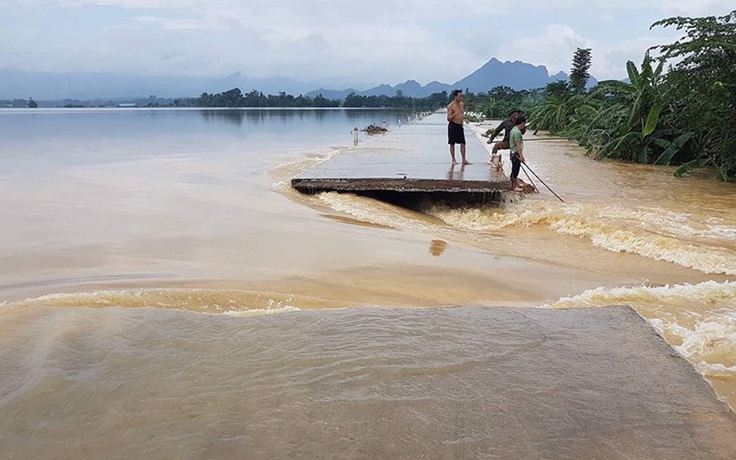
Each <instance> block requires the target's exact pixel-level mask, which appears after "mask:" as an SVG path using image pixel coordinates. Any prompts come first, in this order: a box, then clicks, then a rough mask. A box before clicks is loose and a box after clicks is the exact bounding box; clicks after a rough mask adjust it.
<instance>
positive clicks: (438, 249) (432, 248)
mask: <svg viewBox="0 0 736 460" xmlns="http://www.w3.org/2000/svg"><path fill="white" fill-rule="evenodd" d="M445 249H447V241H443V240H432V243H431V244H430V245H429V253H430V254H432V255H433V256H434V257H439V256H441V255H442V254H444V252H445Z"/></svg>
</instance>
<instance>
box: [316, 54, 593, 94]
mask: <svg viewBox="0 0 736 460" xmlns="http://www.w3.org/2000/svg"><path fill="white" fill-rule="evenodd" d="M567 79H568V76H567V74H566V73H565V72H559V73H556V74H554V75H551V76H550V74H549V72H548V71H547V68H546V67H545V66H541V65H540V66H536V65H533V64H527V63H526V62H521V61H515V62H510V61H506V62H501V61H499V60H498V59H496V58H493V59H491V60H490V61H488V62H486V63H485V64H484V65H483V67H481V68H480V69H478V70H476V71H475V72H473V73H471V74H470V75H468V76H467V77H465V78H463V79H462V80H458V81H456V82H455V83H453V84H451V85H449V84H446V83H440V82H438V81H433V82H431V83H428V84H427V85H425V86H422V85H420V84H419V83H417V82H416V81H414V80H408V81H406V82H405V83H401V84H398V85H396V86H390V85H385V84H384V85H380V86H376V87H375V88H371V89H368V90H365V91H358V90H356V89H354V88H348V89H344V90H332V89H325V88H320V89H317V90H314V91H310V92H308V93H307V94H306V96H310V97H314V96H316V95H318V94H322V96H324V97H326V98H328V99H345V97H346V96H347V95H348V94H350V93H355V94H357V95H360V96H382V95H384V96H395V95H396V93H397V92H398V91H401V94H403V95H404V96H407V97H425V96H429V95H431V94H433V93H440V92H442V91H447V92H448V93H450V92H452V90H454V89H461V90H463V91H470V92H473V93H479V92H487V91H488V90H490V89H493V88H495V87H496V86H508V87H510V88H513V89H515V90H522V89H534V88H543V87H544V86H546V85H547V84H548V83H551V82H554V81H558V80H567ZM596 83H597V80H595V78H592V77H591V79H590V81H589V82H588V84H589V85H595V84H596Z"/></svg>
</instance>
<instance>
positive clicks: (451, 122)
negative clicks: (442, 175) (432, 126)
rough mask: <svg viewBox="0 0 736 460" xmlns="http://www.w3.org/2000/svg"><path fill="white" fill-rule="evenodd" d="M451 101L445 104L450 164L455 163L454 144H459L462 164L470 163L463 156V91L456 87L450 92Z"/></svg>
mask: <svg viewBox="0 0 736 460" xmlns="http://www.w3.org/2000/svg"><path fill="white" fill-rule="evenodd" d="M452 97H453V99H452V102H450V104H449V105H448V106H447V121H448V124H447V138H448V140H447V143H448V144H450V156H451V157H452V164H454V165H456V164H457V160H455V144H460V154H461V155H462V156H463V164H464V165H469V164H470V163H469V162H468V160H467V159H466V158H465V131H464V130H463V122H464V121H465V119H464V115H463V92H462V91H461V90H459V89H456V90H455V91H453V92H452Z"/></svg>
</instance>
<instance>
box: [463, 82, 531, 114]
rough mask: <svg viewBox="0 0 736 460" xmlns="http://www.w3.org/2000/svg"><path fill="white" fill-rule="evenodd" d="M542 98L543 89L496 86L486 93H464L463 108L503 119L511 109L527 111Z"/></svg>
mask: <svg viewBox="0 0 736 460" xmlns="http://www.w3.org/2000/svg"><path fill="white" fill-rule="evenodd" d="M543 99H544V91H543V90H539V89H536V90H531V91H527V90H521V91H517V90H515V89H512V88H509V87H508V86H497V87H495V88H493V89H492V90H490V91H489V92H487V93H478V94H475V93H468V92H466V93H464V102H465V110H466V111H467V112H478V113H482V114H484V115H485V116H486V117H488V118H493V119H504V118H506V117H507V116H508V114H509V111H510V110H512V109H521V110H522V111H525V112H528V111H529V110H531V109H532V108H533V107H535V106H536V105H537V104H539V103H541V102H542V101H543Z"/></svg>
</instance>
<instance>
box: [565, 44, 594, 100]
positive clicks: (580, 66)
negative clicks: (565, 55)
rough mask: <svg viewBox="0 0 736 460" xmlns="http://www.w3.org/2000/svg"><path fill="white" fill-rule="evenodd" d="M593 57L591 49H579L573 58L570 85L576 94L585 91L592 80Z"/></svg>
mask: <svg viewBox="0 0 736 460" xmlns="http://www.w3.org/2000/svg"><path fill="white" fill-rule="evenodd" d="M591 59H592V56H591V54H590V48H578V49H577V51H575V55H574V56H573V58H572V69H571V70H570V85H571V86H572V89H573V91H575V92H576V93H578V94H579V93H582V92H583V91H585V86H586V85H587V84H588V79H590V74H589V73H588V70H590V61H591Z"/></svg>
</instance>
